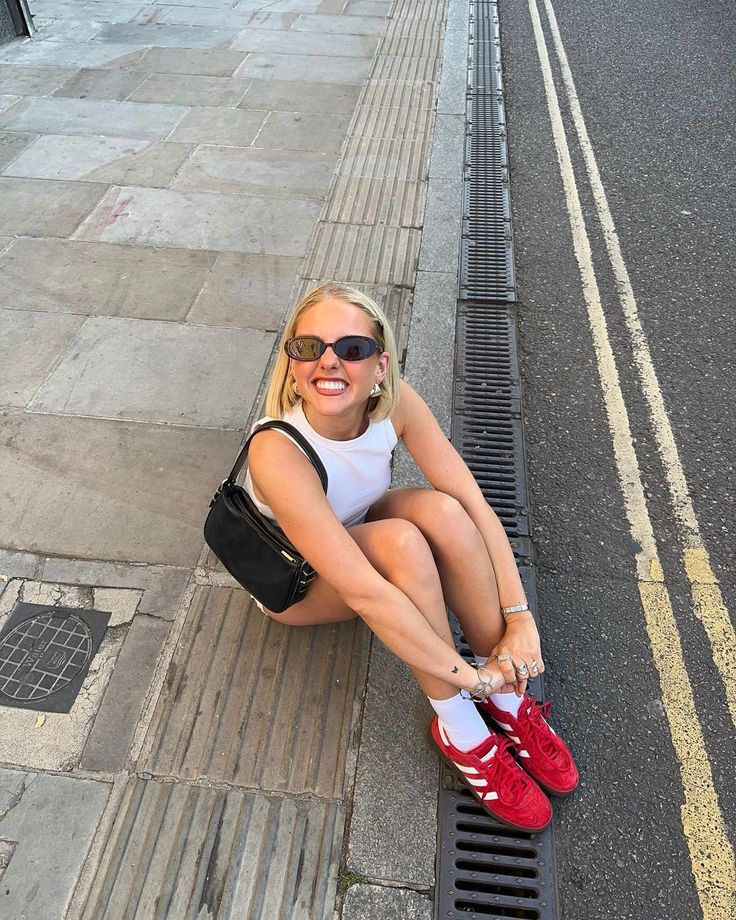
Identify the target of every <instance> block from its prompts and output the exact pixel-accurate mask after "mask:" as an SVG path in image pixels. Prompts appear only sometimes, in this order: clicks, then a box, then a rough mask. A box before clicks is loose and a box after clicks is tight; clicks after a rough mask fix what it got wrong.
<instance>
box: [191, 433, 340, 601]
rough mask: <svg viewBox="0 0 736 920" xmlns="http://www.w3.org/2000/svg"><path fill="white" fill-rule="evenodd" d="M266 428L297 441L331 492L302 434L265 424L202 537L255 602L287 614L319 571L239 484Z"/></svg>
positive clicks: (215, 503) (216, 500)
mask: <svg viewBox="0 0 736 920" xmlns="http://www.w3.org/2000/svg"><path fill="white" fill-rule="evenodd" d="M267 428H279V429H281V430H282V431H285V432H287V433H288V434H289V435H290V436H291V437H292V438H293V439H294V440H295V441H296V442H297V444H298V445H299V446H300V447H301V448H302V450H303V451H304V453H305V454H306V455H307V457H308V458H309V460H310V461H311V463H312V465H313V466H314V468H315V469H316V470H317V473H318V474H319V478H320V480H321V482H322V488H323V489H324V490H325V493H326V492H327V472H326V471H325V468H324V466H323V464H322V461H321V460H320V459H319V457H318V456H317V454H316V453H315V451H314V448H313V447H312V445H311V444H310V443H309V442H308V441H307V440H306V438H305V437H304V436H303V435H302V434H301V432H299V431H297V430H296V428H294V426H293V425H290V424H289V423H288V422H281V421H277V420H274V421H270V422H264V424H263V425H261V426H260V427H259V428H256V430H255V431H254V432H253V433H252V434H251V435H250V437H249V438H248V440H247V441H246V442H245V444H244V445H243V448H242V450H241V451H240V453H239V454H238V457H237V459H236V461H235V464H234V466H233V468H232V470H230V475H229V476H228V477H227V479H225V480H224V481H223V483H222V485H221V486H220V487H219V488H218V489H217V491H216V492H215V494H214V497H213V499H212V501H211V502H210V511H209V514H208V515H207V520H206V521H205V524H204V538H205V540H206V541H207V545H208V546H209V548H210V549H211V550H212V552H213V553H214V554H215V556H217V558H218V559H219V560H220V562H221V563H222V564H223V565H224V566H225V568H226V569H227V570H228V572H229V573H230V574H231V575H232V576H233V578H235V580H236V581H238V582H240V584H241V585H242V586H243V587H244V588H245V589H246V590H247V591H249V592H250V593H251V594H252V595H253V597H254V598H255V599H256V600H257V601H259V602H260V603H261V604H263V606H264V607H266V608H267V609H268V610H271V611H273V612H274V613H283V611H284V610H286V609H287V607H291V606H292V604H296V603H297V602H298V601H300V600H301V599H302V598H303V597H304V595H305V594H306V593H307V590H308V588H309V584H310V582H311V581H312V579H313V578H314V576H315V571H314V569H313V568H312V567H311V566H310V565H309V563H308V562H307V561H306V560H305V559H304V557H303V556H301V555H300V553H299V551H298V550H297V549H296V548H295V547H294V545H293V544H292V543H291V541H290V540H289V538H288V537H287V536H286V534H285V533H284V532H283V530H281V528H280V527H279V526H278V524H276V523H275V522H274V521H271V520H269V519H268V518H267V517H265V516H264V515H263V514H261V512H260V511H259V510H258V508H256V506H255V504H254V503H253V499H252V498H251V497H250V495H248V493H247V492H246V491H245V489H244V488H243V487H242V486H239V485H238V484H237V483H236V481H235V480H236V479H237V477H238V473H240V471H241V469H242V468H243V464H244V463H245V460H246V458H247V456H248V445H249V444H250V442H251V441H252V440H253V437H254V436H255V435H257V434H258V432H259V431H265V430H266V429H267Z"/></svg>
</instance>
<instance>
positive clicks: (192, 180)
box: [174, 147, 337, 199]
mask: <svg viewBox="0 0 736 920" xmlns="http://www.w3.org/2000/svg"><path fill="white" fill-rule="evenodd" d="M336 163H337V158H336V157H335V156H331V155H329V154H326V153H318V152H309V153H306V152H297V151H296V150H262V149H256V148H249V149H241V148H238V147H199V148H198V149H197V150H195V152H194V153H193V154H192V156H191V157H190V159H189V161H188V162H187V163H186V165H185V166H184V168H183V169H182V170H181V172H180V173H179V175H178V176H177V178H176V181H175V182H174V188H176V189H184V190H192V191H208V192H228V191H231V192H235V193H237V194H254V195H273V196H278V197H283V196H286V197H293V196H295V195H297V196H299V197H300V198H320V199H321V198H324V196H325V195H326V193H327V190H328V189H329V187H330V182H331V180H332V174H333V172H334V170H335V165H336Z"/></svg>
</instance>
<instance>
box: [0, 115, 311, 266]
mask: <svg viewBox="0 0 736 920" xmlns="http://www.w3.org/2000/svg"><path fill="white" fill-rule="evenodd" d="M131 104H132V103H131ZM0 181H1V180H0ZM5 181H6V182H7V181H20V180H5ZM0 188H1V186H0ZM320 209H321V204H320V203H319V202H318V201H311V200H309V199H306V198H289V199H284V198H269V197H266V196H258V197H246V196H240V195H229V196H223V195H217V194H210V193H206V192H180V191H174V190H166V189H152V188H138V187H135V186H125V187H122V188H113V189H111V190H110V192H109V193H108V194H107V195H106V196H105V198H104V199H103V200H102V201H101V202H100V204H99V206H98V207H97V208H96V209H95V211H94V212H93V214H92V215H91V216H90V218H89V220H87V221H86V222H85V223H84V225H83V226H81V227H80V228H79V231H78V233H77V234H76V237H77V238H78V239H83V240H99V241H102V242H110V243H141V244H145V245H149V246H172V247H174V248H179V249H213V250H231V251H234V252H256V253H264V254H265V253H269V254H272V255H284V256H299V255H303V253H304V251H305V249H306V247H307V244H308V242H309V239H310V237H311V235H312V232H313V230H314V225H315V222H316V220H317V218H318V217H319V212H320ZM0 229H2V218H0Z"/></svg>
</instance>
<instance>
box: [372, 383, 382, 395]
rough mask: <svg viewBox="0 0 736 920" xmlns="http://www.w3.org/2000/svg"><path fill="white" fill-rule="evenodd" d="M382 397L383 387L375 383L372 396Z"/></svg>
mask: <svg viewBox="0 0 736 920" xmlns="http://www.w3.org/2000/svg"><path fill="white" fill-rule="evenodd" d="M380 395H381V387H380V386H379V384H377V383H374V384H373V386H372V387H371V396H380Z"/></svg>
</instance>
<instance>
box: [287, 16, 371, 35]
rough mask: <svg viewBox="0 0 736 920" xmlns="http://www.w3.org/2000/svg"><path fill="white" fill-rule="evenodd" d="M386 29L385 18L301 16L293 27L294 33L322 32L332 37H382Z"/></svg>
mask: <svg viewBox="0 0 736 920" xmlns="http://www.w3.org/2000/svg"><path fill="white" fill-rule="evenodd" d="M385 28H386V18H385V17H384V16H325V15H319V14H315V15H312V16H309V15H304V14H302V15H300V16H299V17H298V19H297V20H296V22H295V23H294V24H293V25H292V27H291V29H292V31H293V32H322V33H329V34H331V35H382V34H383V31H384V29H385Z"/></svg>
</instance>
